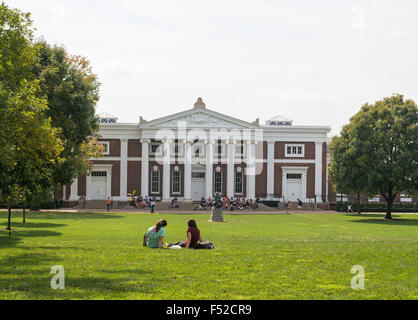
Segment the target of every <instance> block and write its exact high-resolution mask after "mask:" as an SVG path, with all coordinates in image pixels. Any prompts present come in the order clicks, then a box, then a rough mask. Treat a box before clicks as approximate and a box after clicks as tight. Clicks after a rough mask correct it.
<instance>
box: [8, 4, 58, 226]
mask: <svg viewBox="0 0 418 320" xmlns="http://www.w3.org/2000/svg"><path fill="white" fill-rule="evenodd" d="M31 25H32V21H31V20H30V18H29V14H27V13H22V12H20V11H19V10H16V9H10V8H8V7H7V6H6V5H5V4H4V3H1V4H0V128H1V130H0V201H2V202H4V203H5V204H6V205H7V207H8V211H9V214H8V224H7V230H11V208H12V206H13V205H15V204H20V203H22V201H23V199H24V195H25V192H26V191H25V190H27V189H28V188H31V187H33V186H34V185H35V184H38V183H39V181H40V179H48V177H51V173H52V171H51V168H52V166H53V165H54V163H58V162H59V161H60V159H59V154H60V153H61V151H62V146H61V141H60V139H59V138H58V133H59V131H58V130H57V129H55V128H53V127H52V126H51V121H50V119H49V118H48V117H46V115H45V112H46V110H47V104H46V101H45V100H44V99H43V98H42V97H41V94H40V90H39V84H38V83H39V81H38V80H36V79H34V77H33V68H34V65H35V64H36V63H37V55H36V48H35V46H34V45H33V42H32V34H33V31H32V29H31ZM39 177H41V178H39Z"/></svg>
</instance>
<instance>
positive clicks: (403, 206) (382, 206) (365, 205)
mask: <svg viewBox="0 0 418 320" xmlns="http://www.w3.org/2000/svg"><path fill="white" fill-rule="evenodd" d="M358 205H359V204H358V203H356V202H354V203H352V209H353V211H354V212H358ZM347 208H348V205H347V202H337V203H336V205H335V210H336V211H339V212H347ZM386 210H387V206H386V202H362V203H360V211H361V212H386ZM392 212H418V203H404V202H395V203H394V204H393V206H392Z"/></svg>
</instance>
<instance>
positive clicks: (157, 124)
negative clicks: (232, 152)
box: [140, 108, 258, 129]
mask: <svg viewBox="0 0 418 320" xmlns="http://www.w3.org/2000/svg"><path fill="white" fill-rule="evenodd" d="M184 123H185V124H186V126H187V128H229V129H231V128H257V127H258V126H257V125H255V124H252V123H249V122H246V121H242V120H240V119H236V118H233V117H230V116H227V115H224V114H221V113H218V112H215V111H212V110H208V109H203V108H195V109H191V110H187V111H184V112H180V113H176V114H173V115H171V116H167V117H163V118H159V119H156V120H153V121H149V122H146V123H143V124H140V127H141V128H144V129H145V128H178V127H179V125H180V126H182V125H184Z"/></svg>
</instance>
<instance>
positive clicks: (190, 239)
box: [166, 219, 204, 249]
mask: <svg viewBox="0 0 418 320" xmlns="http://www.w3.org/2000/svg"><path fill="white" fill-rule="evenodd" d="M187 225H188V227H189V228H188V229H187V239H186V241H184V242H183V241H180V242H178V243H175V244H166V246H167V247H168V248H170V247H171V246H174V245H176V246H180V247H185V248H186V249H189V248H190V249H191V248H198V247H199V245H198V244H199V242H200V243H202V242H204V241H203V239H202V236H201V235H200V230H199V228H198V227H197V224H196V220H194V219H190V220H189V221H188V222H187Z"/></svg>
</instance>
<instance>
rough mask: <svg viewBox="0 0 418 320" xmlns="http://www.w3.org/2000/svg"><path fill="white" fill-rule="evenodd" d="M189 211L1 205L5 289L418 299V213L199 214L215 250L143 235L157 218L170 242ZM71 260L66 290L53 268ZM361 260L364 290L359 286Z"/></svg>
mask: <svg viewBox="0 0 418 320" xmlns="http://www.w3.org/2000/svg"><path fill="white" fill-rule="evenodd" d="M190 217H192V216H189V215H157V214H155V215H150V214H128V213H126V214H124V213H123V214H121V213H117V214H104V213H96V214H92V213H90V214H87V213H86V214H81V213H29V214H28V219H27V222H28V223H27V224H26V225H23V224H21V215H19V214H15V213H14V216H13V226H14V228H15V231H14V232H13V236H12V237H11V238H9V237H8V233H7V232H6V231H4V229H5V227H6V220H7V214H6V213H5V212H2V213H0V229H1V231H0V300H1V299H193V300H195V299H418V265H417V257H418V216H416V215H405V216H402V217H400V216H396V215H395V216H394V217H395V218H397V219H399V220H397V221H383V220H382V219H383V215H368V216H357V215H335V214H322V215H266V216H250V215H247V216H244V215H242V216H226V220H227V223H224V224H214V223H210V222H208V219H209V216H208V215H197V216H193V217H194V218H196V220H197V222H198V226H199V228H200V230H201V232H202V236H203V238H204V239H208V240H211V241H212V242H213V243H214V245H215V247H216V249H215V250H169V249H166V250H155V249H154V250H153V249H147V248H143V247H142V242H141V241H142V235H143V233H144V232H145V231H146V229H147V228H148V227H150V226H151V225H153V224H154V223H155V221H156V220H157V219H159V218H165V219H167V221H168V226H167V228H166V231H167V238H166V241H167V242H177V241H179V240H184V238H185V231H186V221H187V220H188V219H189V218H190ZM54 265H61V266H63V267H64V268H65V272H66V273H65V275H66V278H65V286H66V288H65V290H52V289H51V287H50V280H51V278H52V276H53V275H51V274H50V269H51V267H52V266H54ZM354 265H362V266H363V267H364V269H365V274H366V282H365V285H366V288H365V290H352V289H351V285H350V283H351V278H352V277H353V276H354V275H353V274H351V273H350V270H351V267H352V266H354Z"/></svg>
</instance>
